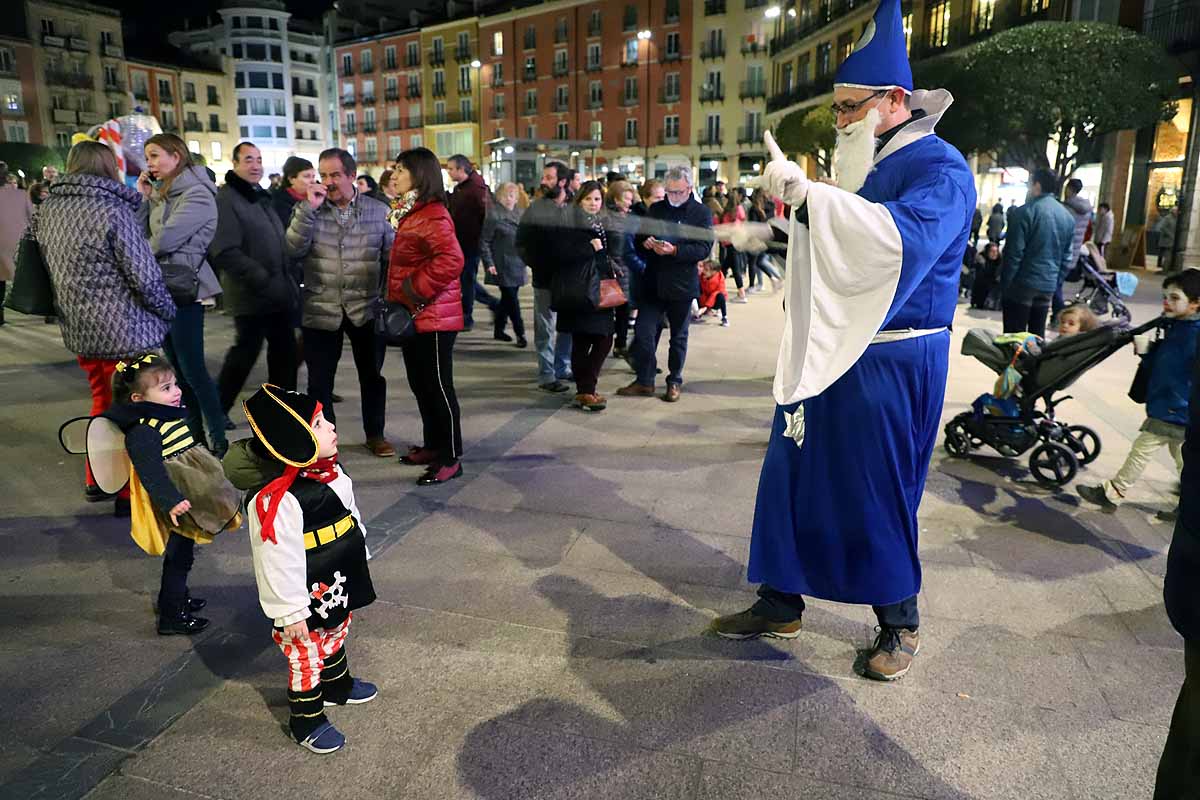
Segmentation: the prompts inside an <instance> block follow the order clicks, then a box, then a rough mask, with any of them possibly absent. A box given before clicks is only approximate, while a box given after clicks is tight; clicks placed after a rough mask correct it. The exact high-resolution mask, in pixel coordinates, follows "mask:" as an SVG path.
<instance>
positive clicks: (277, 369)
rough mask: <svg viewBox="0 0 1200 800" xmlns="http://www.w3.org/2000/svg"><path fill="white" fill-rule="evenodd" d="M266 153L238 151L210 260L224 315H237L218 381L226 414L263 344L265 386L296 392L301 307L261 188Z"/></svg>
mask: <svg viewBox="0 0 1200 800" xmlns="http://www.w3.org/2000/svg"><path fill="white" fill-rule="evenodd" d="M262 176H263V167H262V154H261V153H260V152H259V150H258V148H257V147H255V146H254V145H253V144H250V143H249V142H242V143H241V144H239V145H238V146H237V147H235V148H234V150H233V169H232V170H231V171H230V172H227V173H226V174H225V185H224V186H222V187H221V188H220V189H219V190H218V191H217V232H216V234H215V235H214V236H213V240H212V244H210V245H209V248H208V254H209V255H208V257H209V262H210V263H211V264H212V265H213V266H214V267H215V268H216V269H217V270H218V271H219V272H220V275H221V286H222V288H223V289H224V290H225V310H226V311H227V312H229V314H230V315H232V316H233V326H234V330H235V334H234V341H233V346H232V347H230V348H229V352H228V353H226V354H225V363H224V364H223V365H222V367H221V373H220V375H219V376H218V377H217V391H218V392H219V393H220V395H221V406H222V407H223V408H224V410H225V413H226V414H228V413H229V410H230V409H231V408H233V404H234V403H235V402H236V401H237V396H238V392H240V391H241V390H242V387H243V386H244V385H245V384H246V378H247V377H249V375H250V370H252V369H253V368H254V363H255V362H256V361H258V355H259V353H261V352H262V346H263V342H264V341H265V342H266V343H267V380H268V381H270V382H271V383H273V384H275V385H276V386H281V387H283V388H284V389H289V390H294V389H295V388H296V370H297V369H298V366H299V365H298V364H297V358H296V339H295V335H294V334H293V332H292V320H293V315H294V314H295V310H296V307H297V305H298V304H299V302H300V293H299V288H298V287H297V286H296V282H295V281H294V280H293V279H292V276H291V274H290V272H289V268H288V264H289V262H288V258H287V252H286V245H285V243H284V233H283V224H282V223H281V222H280V221H279V216H278V215H277V214H276V213H275V210H274V209H273V208H272V207H271V195H270V193H269V192H267V191H265V190H264V189H262V188H261V187H260V186H259V181H261V180H262Z"/></svg>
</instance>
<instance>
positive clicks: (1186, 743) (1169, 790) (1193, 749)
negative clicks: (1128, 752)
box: [1154, 641, 1200, 800]
mask: <svg viewBox="0 0 1200 800" xmlns="http://www.w3.org/2000/svg"><path fill="white" fill-rule="evenodd" d="M1197 798H1200V642H1193V641H1184V643H1183V687H1182V688H1181V689H1180V690H1179V699H1178V700H1177V701H1176V702H1175V713H1174V714H1173V715H1172V716H1171V730H1170V731H1169V732H1168V733H1167V744H1166V746H1165V747H1164V748H1163V754H1162V759H1161V760H1159V762H1158V778H1157V780H1155V782H1154V800H1197Z"/></svg>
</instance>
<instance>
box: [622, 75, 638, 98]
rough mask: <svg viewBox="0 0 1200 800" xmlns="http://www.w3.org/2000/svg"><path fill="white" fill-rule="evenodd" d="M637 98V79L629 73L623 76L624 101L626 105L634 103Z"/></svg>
mask: <svg viewBox="0 0 1200 800" xmlns="http://www.w3.org/2000/svg"><path fill="white" fill-rule="evenodd" d="M637 99H638V81H637V77H636V76H633V75H630V76H627V77H626V78H625V94H624V102H625V104H626V105H632V104H633V103H636V102H637Z"/></svg>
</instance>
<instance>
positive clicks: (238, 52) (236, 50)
mask: <svg viewBox="0 0 1200 800" xmlns="http://www.w3.org/2000/svg"><path fill="white" fill-rule="evenodd" d="M244 55H246V50H245V48H243V47H242V45H241V44H238V43H234V45H233V57H234V58H241V57H242V56H244Z"/></svg>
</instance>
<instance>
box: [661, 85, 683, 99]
mask: <svg viewBox="0 0 1200 800" xmlns="http://www.w3.org/2000/svg"><path fill="white" fill-rule="evenodd" d="M658 102H660V103H678V102H679V90H678V89H668V88H667V87H666V86H663V87H662V88H660V89H659V90H658Z"/></svg>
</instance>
